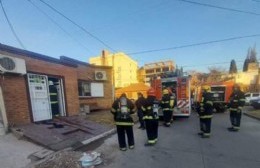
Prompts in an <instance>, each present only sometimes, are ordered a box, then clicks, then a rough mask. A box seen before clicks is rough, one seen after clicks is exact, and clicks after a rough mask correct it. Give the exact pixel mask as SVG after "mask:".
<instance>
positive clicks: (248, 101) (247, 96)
mask: <svg viewBox="0 0 260 168" xmlns="http://www.w3.org/2000/svg"><path fill="white" fill-rule="evenodd" d="M258 99H260V93H246V94H245V104H246V105H251V101H253V100H258Z"/></svg>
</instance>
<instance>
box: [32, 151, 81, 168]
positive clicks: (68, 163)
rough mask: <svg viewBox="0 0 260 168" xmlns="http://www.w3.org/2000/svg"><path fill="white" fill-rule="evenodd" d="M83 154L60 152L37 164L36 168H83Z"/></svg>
mask: <svg viewBox="0 0 260 168" xmlns="http://www.w3.org/2000/svg"><path fill="white" fill-rule="evenodd" d="M81 156H82V153H81V152H75V151H59V152H56V153H54V154H53V155H51V156H49V157H48V158H46V159H45V160H44V161H43V162H41V163H39V164H37V165H36V166H35V168H61V167H62V168H81V163H80V162H79V159H80V158H81Z"/></svg>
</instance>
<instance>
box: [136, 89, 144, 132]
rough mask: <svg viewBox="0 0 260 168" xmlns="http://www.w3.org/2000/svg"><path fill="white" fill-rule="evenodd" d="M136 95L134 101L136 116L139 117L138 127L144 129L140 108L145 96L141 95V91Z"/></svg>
mask: <svg viewBox="0 0 260 168" xmlns="http://www.w3.org/2000/svg"><path fill="white" fill-rule="evenodd" d="M137 95H138V99H137V100H136V102H135V105H136V108H137V114H138V118H139V122H140V126H139V129H143V130H144V129H145V124H144V120H143V117H144V114H143V110H142V105H143V104H144V102H145V98H144V96H143V94H142V93H141V92H138V93H137Z"/></svg>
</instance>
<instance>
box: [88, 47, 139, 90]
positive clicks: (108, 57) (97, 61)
mask: <svg viewBox="0 0 260 168" xmlns="http://www.w3.org/2000/svg"><path fill="white" fill-rule="evenodd" d="M89 63H90V64H94V65H102V66H112V67H113V82H114V86H115V88H122V87H126V86H129V85H130V84H133V83H138V80H137V70H138V63H137V62H136V61H135V60H133V59H132V58H131V57H129V56H128V55H126V54H125V53H123V52H118V53H115V54H112V53H109V52H108V51H102V54H101V55H100V56H97V57H92V58H90V59H89Z"/></svg>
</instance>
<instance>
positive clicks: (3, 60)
mask: <svg viewBox="0 0 260 168" xmlns="http://www.w3.org/2000/svg"><path fill="white" fill-rule="evenodd" d="M0 73H17V74H23V75H24V74H26V66H25V61H24V59H20V58H15V57H10V56H6V55H2V54H0Z"/></svg>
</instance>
